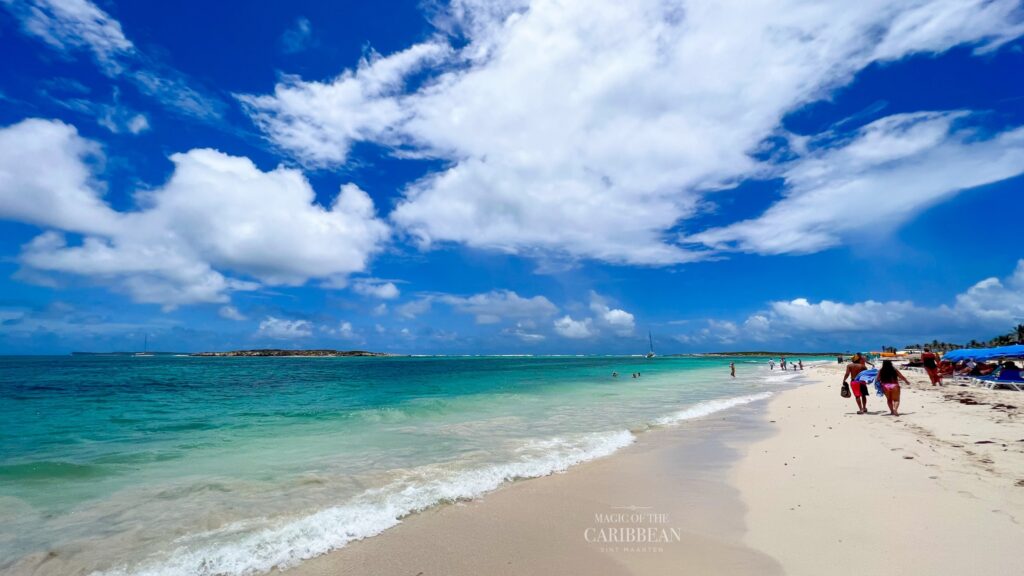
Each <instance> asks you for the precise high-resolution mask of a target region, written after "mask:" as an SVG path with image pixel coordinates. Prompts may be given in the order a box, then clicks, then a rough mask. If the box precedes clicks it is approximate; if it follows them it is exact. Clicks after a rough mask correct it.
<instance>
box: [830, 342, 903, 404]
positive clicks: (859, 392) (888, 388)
mask: <svg viewBox="0 0 1024 576" xmlns="http://www.w3.org/2000/svg"><path fill="white" fill-rule="evenodd" d="M869 365H870V366H871V367H872V368H874V367H875V365H874V364H873V363H872V362H871V361H870V360H868V358H867V356H865V355H864V354H861V353H859V352H858V353H857V354H854V355H853V358H851V359H850V363H849V364H847V365H846V373H845V374H843V395H844V396H846V395H847V394H846V390H847V386H849V389H850V391H851V392H852V393H853V394H852V395H853V399H854V400H855V401H856V402H857V414H867V413H868V396H869V394H870V392H869V391H868V379H866V378H863V377H861V376H862V373H865V372H866V371H867V369H868V366H869ZM847 380H849V383H847ZM872 381H873V382H877V383H878V384H880V385H881V388H882V394H884V395H885V401H886V403H887V404H888V405H889V414H890V415H892V416H899V415H900V382H903V383H905V384H910V381H909V380H907V378H906V376H904V375H903V373H902V372H900V371H899V370H897V369H896V367H895V366H893V363H892V360H883V361H882V367H881V368H880V369H879V370H878V373H877V374H875V376H874V379H873V380H872Z"/></svg>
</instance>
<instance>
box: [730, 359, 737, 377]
mask: <svg viewBox="0 0 1024 576" xmlns="http://www.w3.org/2000/svg"><path fill="white" fill-rule="evenodd" d="M729 376H732V377H733V378H735V377H736V363H735V362H729Z"/></svg>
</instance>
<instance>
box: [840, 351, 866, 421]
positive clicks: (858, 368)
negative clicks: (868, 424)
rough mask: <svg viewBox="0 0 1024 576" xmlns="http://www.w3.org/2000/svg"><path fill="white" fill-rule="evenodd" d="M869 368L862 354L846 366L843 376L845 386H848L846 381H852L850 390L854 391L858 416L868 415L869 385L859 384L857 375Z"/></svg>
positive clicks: (856, 355) (857, 355) (855, 356)
mask: <svg viewBox="0 0 1024 576" xmlns="http://www.w3.org/2000/svg"><path fill="white" fill-rule="evenodd" d="M867 369H868V367H867V365H866V364H865V363H864V357H863V356H861V355H860V354H855V355H854V356H853V358H852V359H851V360H850V363H849V364H847V365H846V374H844V375H843V384H846V379H847V378H849V379H850V389H851V390H852V391H853V399H854V400H856V401H857V414H867V413H868V385H867V382H858V381H857V375H858V374H860V373H861V372H863V371H865V370H867Z"/></svg>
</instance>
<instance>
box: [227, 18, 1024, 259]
mask: <svg viewBox="0 0 1024 576" xmlns="http://www.w3.org/2000/svg"><path fill="white" fill-rule="evenodd" d="M1022 20H1024V13H1021V12H1020V10H1019V9H1018V3H1017V2H1016V1H1015V0H992V1H990V0H964V1H960V2H951V1H949V0H932V1H925V0H906V1H902V2H892V1H889V0H865V1H861V2H848V1H845V0H834V1H831V2H816V3H806V2H802V1H799V0H778V1H775V2H756V3H750V2H715V1H713V0H702V1H693V2H689V3H687V4H686V5H685V6H678V5H674V4H671V3H666V2H664V1H663V0H638V1H636V2H610V1H608V2H595V1H583V0H575V1H572V0H570V1H561V2H553V1H549V0H536V1H534V2H529V3H527V2H505V3H499V4H497V5H496V4H494V3H491V2H482V1H469V0H465V1H460V2H455V3H453V5H452V7H451V8H450V9H449V10H448V11H447V12H445V13H443V14H442V15H440V16H439V17H438V18H437V22H438V23H439V27H440V28H441V29H442V30H444V31H455V33H460V34H463V35H464V38H463V39H464V40H465V42H464V43H463V42H460V43H459V45H460V48H457V49H454V48H448V47H447V45H444V44H442V42H443V41H442V40H440V39H437V38H434V39H431V40H429V41H427V42H425V43H422V44H417V45H414V46H412V47H410V48H408V49H407V50H405V51H402V52H398V53H396V54H394V55H391V56H387V57H384V58H376V59H374V60H371V61H367V62H363V63H361V64H360V66H359V68H358V69H357V70H356V71H347V72H345V73H343V74H342V75H341V76H340V77H338V78H337V79H336V80H334V81H332V82H326V83H323V82H304V81H302V80H299V79H297V78H289V79H287V80H286V81H285V82H283V83H282V84H280V85H278V87H277V88H276V90H275V93H274V94H272V95H267V96H248V97H243V102H245V103H246V104H247V105H248V107H249V109H250V113H251V115H252V116H253V118H254V120H255V121H256V122H257V123H258V124H259V125H260V126H261V127H262V128H263V129H264V130H265V131H266V133H267V134H268V136H269V137H270V138H271V139H272V140H273V141H274V142H275V143H276V144H277V145H278V146H280V147H281V148H283V149H285V150H289V151H291V152H292V153H293V154H294V155H295V156H296V157H297V158H299V159H300V160H302V161H304V162H307V163H311V164H317V165H325V164H339V163H343V162H344V161H345V160H346V158H347V154H348V151H349V149H350V147H351V146H352V144H353V143H354V142H358V141H373V142H377V143H381V144H384V145H387V146H392V147H394V148H395V149H396V150H397V151H398V153H399V154H401V155H405V154H415V155H419V156H423V155H427V156H433V157H438V158H441V159H444V160H447V161H448V162H449V167H448V168H446V169H444V170H443V171H440V172H437V173H434V174H431V175H428V176H427V177H425V178H424V179H422V180H421V181H419V182H417V183H415V184H414V185H412V186H411V187H410V188H409V189H408V190H407V191H406V195H405V199H404V201H402V202H401V203H400V204H399V205H398V206H397V208H396V210H395V211H394V212H393V214H392V219H393V220H394V221H395V222H396V223H398V224H399V225H401V226H402V227H403V228H405V229H406V230H407V231H408V232H409V233H410V234H411V235H412V236H413V237H415V238H417V239H418V240H419V241H420V243H421V244H422V245H423V246H425V247H426V246H430V245H432V244H434V243H438V242H442V243H443V242H460V243H465V244H468V245H470V246H475V247H482V248H489V249H497V250H504V251H509V252H520V253H536V252H555V253H560V254H568V255H569V256H572V257H589V258H597V259H601V260H606V261H611V262H625V263H637V264H666V263H673V262H682V261H687V260H693V259H697V258H701V257H704V254H702V253H700V252H697V253H694V252H693V251H691V250H689V249H687V247H686V246H685V245H681V244H680V243H679V242H678V241H677V240H678V239H677V238H675V237H674V235H672V234H670V233H669V231H670V230H673V229H674V228H675V227H676V226H677V225H678V224H679V223H680V222H681V221H682V222H684V223H685V220H686V219H687V218H688V217H690V216H692V215H693V214H694V213H695V211H696V210H697V208H698V206H699V205H700V203H701V202H702V201H703V200H704V199H705V197H706V196H707V195H708V193H709V192H710V191H712V190H715V189H718V188H721V187H723V186H729V185H731V184H734V183H735V182H736V181H738V180H740V179H743V178H746V177H750V176H760V175H764V174H766V172H767V173H769V174H771V173H774V170H775V169H774V168H773V167H772V166H770V165H765V164H763V163H761V162H758V161H756V160H754V159H753V158H752V157H751V156H750V153H751V152H753V151H755V150H757V149H758V147H759V146H760V145H761V143H762V142H763V141H764V139H765V138H766V137H769V136H773V135H777V134H778V133H779V130H780V120H781V118H782V117H783V116H784V115H785V114H787V113H788V112H790V111H792V110H794V109H797V108H799V107H800V106H802V105H804V104H806V103H808V102H811V101H814V100H817V99H820V98H823V97H827V96H828V95H829V94H830V93H831V92H832V91H833V90H835V89H836V88H838V87H841V86H843V85H845V84H847V83H849V82H850V80H851V79H852V78H853V77H854V75H855V74H856V73H857V72H858V71H860V70H862V69H863V68H865V67H866V66H868V65H870V64H873V63H879V62H887V61H892V60H897V59H900V58H903V57H905V56H907V55H909V54H913V53H937V52H942V51H944V50H947V49H949V48H950V47H952V46H956V45H960V44H969V45H974V46H977V47H979V48H980V49H984V50H991V49H993V48H994V47H996V46H998V45H1000V44H1001V43H1005V42H1007V41H1009V40H1010V39H1013V38H1015V37H1017V36H1019V35H1020V34H1021V33H1022V32H1024V28H1022ZM425 66H426V67H428V68H427V74H426V75H427V76H428V80H427V81H426V82H423V83H422V85H421V86H418V87H417V88H416V90H415V91H413V92H407V91H406V90H405V86H404V79H405V78H406V77H408V76H409V75H410V74H413V73H416V74H420V73H421V72H423V70H424V67H425ZM951 138H952V142H951V144H949V145H948V146H947V147H945V151H946V152H950V153H952V152H955V151H956V150H957V149H958V146H959V149H963V148H972V147H971V146H967V145H966V142H964V141H961V140H959V139H957V138H956V137H955V136H953V137H951ZM1012 140H1013V138H1011V137H1006V138H1003V137H1000V138H996V139H993V141H992V144H991V145H989V146H988V147H987V148H986V147H985V146H984V145H982V146H980V147H979V148H974V150H975V151H977V153H978V154H979V155H980V154H981V153H982V152H990V153H993V154H995V155H997V156H999V155H1001V154H1002V152H1003V150H1002V149H1001V148H1000V146H1016V144H1015V143H1014V142H1013V141H1012ZM936 147H937V148H943V145H941V144H937V145H936ZM911 160H913V159H912V158H910V159H903V160H897V161H896V163H897V164H899V163H901V162H904V161H906V162H909V163H910V164H911V165H913V162H911ZM1011 164H1012V163H1011ZM958 166H959V167H960V168H961V169H964V170H966V172H967V174H965V175H963V176H960V177H958V178H957V179H956V180H955V181H953V182H952V183H951V185H950V186H949V187H948V188H947V189H946V190H944V191H943V192H950V191H954V190H956V186H958V185H963V183H964V182H966V183H968V184H969V183H970V182H975V181H985V180H986V179H989V178H995V177H998V174H999V173H1003V172H1005V170H1004V171H1000V170H997V169H993V168H992V163H991V162H987V163H984V164H983V165H981V166H968V165H967V164H966V163H961V164H959V165H958ZM1003 166H1006V164H1003ZM912 167H913V166H908V167H907V168H906V170H905V171H906V172H907V173H908V174H909V173H911V172H912ZM918 167H919V168H923V169H927V168H928V167H930V166H928V165H926V166H923V167H920V166H918ZM835 176H836V177H841V176H843V174H838V173H837V174H835ZM927 180H928V181H929V185H931V184H932V183H934V181H935V179H927ZM885 182H886V183H895V182H893V181H890V180H886V181H885ZM838 183H840V184H841V182H838ZM930 194H931V193H926V192H920V193H916V192H915V193H912V194H908V198H909V199H908V200H907V202H906V203H907V204H908V205H910V204H911V202H912V201H925V200H926V199H927V197H929V195H930ZM932 196H936V197H937V196H939V194H938V193H935V194H934V195H932ZM914 206H915V207H919V206H920V204H914ZM894 209H897V210H899V209H901V207H899V206H897V207H895V208H894ZM705 239H707V241H708V242H718V243H722V242H726V243H727V242H730V241H732V240H729V239H725V240H721V241H718V240H716V239H714V238H713V237H710V236H707V237H705Z"/></svg>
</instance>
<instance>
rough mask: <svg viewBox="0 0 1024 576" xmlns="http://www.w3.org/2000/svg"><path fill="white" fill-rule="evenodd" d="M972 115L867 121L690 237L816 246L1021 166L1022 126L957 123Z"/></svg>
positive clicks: (758, 246)
mask: <svg viewBox="0 0 1024 576" xmlns="http://www.w3.org/2000/svg"><path fill="white" fill-rule="evenodd" d="M966 115H967V114H966V113H965V112H943V113H939V112H922V113H917V114H899V115H895V116H889V117H887V118H882V119H881V120H877V121H875V122H873V123H871V124H868V125H867V126H865V127H864V128H862V129H860V130H859V131H858V132H857V133H856V135H855V136H854V137H853V138H852V139H850V140H849V141H848V142H846V143H845V144H844V145H842V146H839V147H836V148H827V149H824V150H821V151H819V152H816V153H811V154H809V155H808V156H806V157H804V158H802V159H800V160H798V161H796V162H795V163H794V164H793V165H791V166H790V167H788V168H787V169H786V171H785V173H784V177H785V179H786V185H787V191H786V193H785V197H784V198H783V199H782V200H779V201H778V202H776V203H775V204H774V205H773V206H771V207H770V208H769V209H768V210H767V211H766V212H765V213H764V214H762V215H761V216H759V217H757V218H754V219H752V220H746V221H742V222H738V223H734V224H731V225H728V226H725V227H723V228H716V229H711V230H707V231H704V232H701V233H699V234H695V235H693V236H691V237H690V238H689V240H690V241H692V242H699V243H703V244H705V245H707V246H709V247H711V248H714V249H719V250H741V251H746V252H756V253H760V254H783V253H808V252H817V251H819V250H824V249H826V248H829V247H831V246H834V245H836V244H839V243H840V242H841V241H843V240H845V239H847V238H849V237H851V236H853V235H855V234H857V233H868V232H869V231H870V232H872V233H875V234H878V233H880V232H881V231H882V230H883V229H884V228H889V227H892V226H895V225H898V224H902V223H903V222H905V221H906V220H909V219H910V218H911V217H913V216H914V215H915V214H916V213H917V212H918V211H920V210H922V209H924V208H927V207H928V206H930V205H933V204H935V203H937V202H940V201H942V200H945V199H947V198H949V197H950V196H952V195H954V194H956V193H957V192H958V191H960V190H964V189H967V188H973V187H976V186H981V185H983V184H987V183H990V182H996V181H999V180H1003V179H1006V178H1010V177H1012V176H1015V175H1017V174H1020V173H1021V172H1024V128H1018V129H1016V130H1010V131H1007V132H1004V133H1002V134H999V135H997V136H995V137H991V138H984V137H981V136H980V135H979V134H977V133H976V132H975V131H972V130H967V129H959V130H958V129H955V128H954V126H955V122H956V121H958V120H961V119H964V117H965V116H966ZM851 198H855V199H856V201H857V205H858V206H870V215H867V214H864V213H861V212H857V211H854V212H851V205H850V202H849V200H850V199H851Z"/></svg>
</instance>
